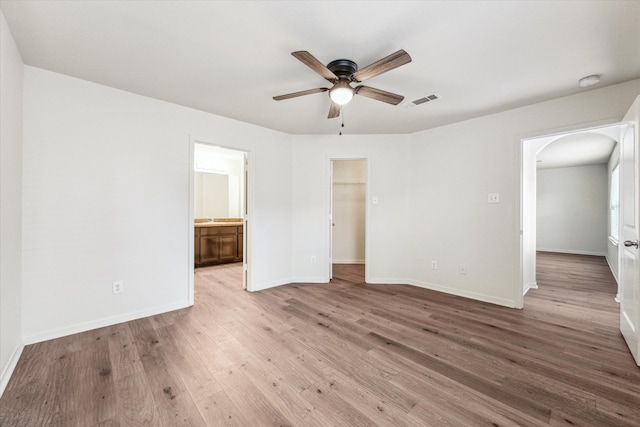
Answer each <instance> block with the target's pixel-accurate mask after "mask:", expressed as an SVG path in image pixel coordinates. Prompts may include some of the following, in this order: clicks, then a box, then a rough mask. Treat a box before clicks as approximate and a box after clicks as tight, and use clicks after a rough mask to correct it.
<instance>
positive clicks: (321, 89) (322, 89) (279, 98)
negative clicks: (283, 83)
mask: <svg viewBox="0 0 640 427" xmlns="http://www.w3.org/2000/svg"><path fill="white" fill-rule="evenodd" d="M328 90H329V89H328V88H326V87H319V88H317V89H309V90H301V91H300V92H293V93H288V94H286V95H278V96H274V97H273V99H275V100H276V101H282V100H283V99H290V98H297V97H298V96H304V95H311V94H312V93H320V92H326V91H328Z"/></svg>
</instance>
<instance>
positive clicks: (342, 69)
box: [327, 59, 358, 80]
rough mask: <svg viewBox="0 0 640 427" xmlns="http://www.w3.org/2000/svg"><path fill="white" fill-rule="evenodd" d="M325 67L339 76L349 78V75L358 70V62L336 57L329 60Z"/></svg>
mask: <svg viewBox="0 0 640 427" xmlns="http://www.w3.org/2000/svg"><path fill="white" fill-rule="evenodd" d="M327 68H328V69H329V70H331V72H332V73H333V74H335V75H336V76H338V77H339V78H341V79H347V80H350V79H351V75H352V74H353V73H355V72H356V71H358V64H356V63H355V62H353V61H351V60H349V59H336V60H335V61H331V62H329V64H328V65H327Z"/></svg>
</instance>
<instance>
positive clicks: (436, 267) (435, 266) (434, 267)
mask: <svg viewBox="0 0 640 427" xmlns="http://www.w3.org/2000/svg"><path fill="white" fill-rule="evenodd" d="M431 269H432V270H437V269H438V261H434V260H432V261H431Z"/></svg>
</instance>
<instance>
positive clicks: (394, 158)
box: [291, 135, 410, 283]
mask: <svg viewBox="0 0 640 427" xmlns="http://www.w3.org/2000/svg"><path fill="white" fill-rule="evenodd" d="M408 138H409V136H408V135H342V136H338V135H312V136H309V135H307V136H304V135H302V136H300V135H298V136H294V137H293V159H292V160H293V180H292V191H293V245H292V246H293V247H294V253H293V256H292V258H291V263H292V269H293V277H294V278H295V280H296V281H306V282H326V281H328V277H329V271H328V266H329V264H328V259H329V228H328V227H329V220H328V216H329V186H330V180H329V161H330V159H331V158H334V159H338V158H343V159H344V158H351V159H354V158H355V159H367V161H368V167H369V174H370V179H369V180H368V182H367V187H368V192H369V196H370V197H372V196H377V197H378V200H379V204H377V205H373V204H372V203H371V200H368V201H367V203H368V206H369V217H368V218H367V233H368V234H367V236H366V254H367V255H366V256H367V265H366V270H367V271H366V274H367V281H368V282H369V283H407V264H406V244H405V242H406V239H408V235H407V234H408V233H410V228H409V225H408V220H409V213H410V211H409V200H408V198H407V192H408V178H409V177H408V170H407V164H406V163H407V161H406V159H407V157H408V153H407V151H406V150H407V149H408V143H407V141H408ZM399 242H402V243H401V244H398V243H399ZM311 256H315V257H317V260H318V262H317V263H315V264H313V263H311V261H310V258H311Z"/></svg>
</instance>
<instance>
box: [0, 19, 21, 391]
mask: <svg viewBox="0 0 640 427" xmlns="http://www.w3.org/2000/svg"><path fill="white" fill-rule="evenodd" d="M22 70H23V65H22V58H21V56H20V52H19V51H18V49H17V47H16V45H15V42H14V40H13V37H12V35H11V32H10V31H9V27H8V26H7V22H6V20H5V17H4V14H3V13H2V11H0V94H2V95H1V96H0V236H1V237H0V395H2V392H3V391H4V389H5V387H6V385H7V383H8V381H9V377H10V376H11V373H12V372H13V369H14V368H15V365H16V363H17V362H18V358H19V356H20V353H21V351H22V347H23V346H22V310H21V309H22V292H21V283H22V273H21V256H20V254H21V246H22V216H21V215H22V208H21V202H20V200H21V197H22V195H21V192H22Z"/></svg>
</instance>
